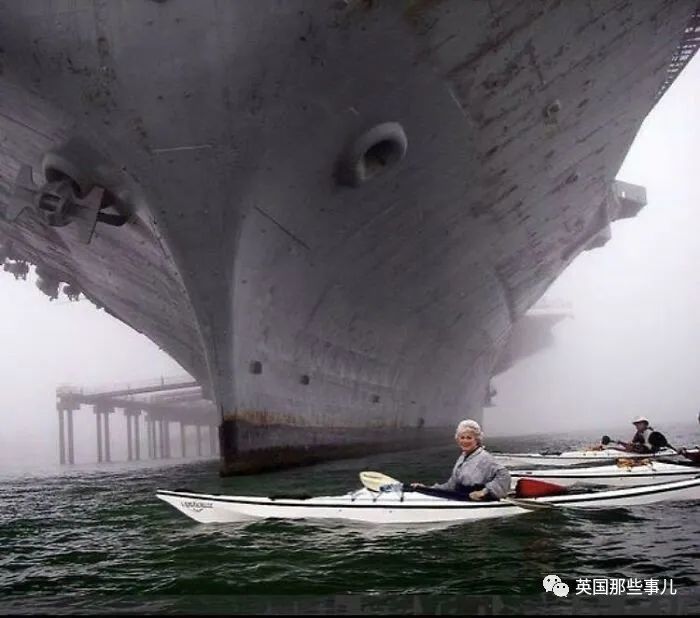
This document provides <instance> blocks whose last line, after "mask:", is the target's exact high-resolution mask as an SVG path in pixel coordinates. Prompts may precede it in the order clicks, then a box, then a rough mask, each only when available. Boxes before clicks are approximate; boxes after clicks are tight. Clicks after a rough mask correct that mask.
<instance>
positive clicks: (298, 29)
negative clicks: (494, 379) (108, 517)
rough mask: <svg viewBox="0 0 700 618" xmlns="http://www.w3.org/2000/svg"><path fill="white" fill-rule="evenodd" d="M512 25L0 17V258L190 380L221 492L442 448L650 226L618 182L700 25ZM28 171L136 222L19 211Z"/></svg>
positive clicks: (25, 12)
mask: <svg viewBox="0 0 700 618" xmlns="http://www.w3.org/2000/svg"><path fill="white" fill-rule="evenodd" d="M522 4H523V5H520V4H518V5H516V4H515V3H509V2H502V3H499V2H486V1H484V2H475V3H463V2H460V1H445V2H438V3H432V2H426V3H422V2H417V3H409V4H407V5H403V4H398V3H397V4H389V3H372V2H347V3H329V2H314V3H311V4H309V5H308V6H306V5H305V6H304V7H303V8H300V7H298V6H296V5H294V4H293V3H289V4H281V5H280V4H276V3H265V4H260V3H252V4H251V3H223V4H219V3H210V4H207V5H202V4H200V3H197V5H196V6H195V5H192V4H191V3H186V2H177V1H172V2H165V3H159V2H152V3H143V4H141V5H139V6H138V8H136V6H135V5H131V4H128V3H108V4H104V3H92V2H87V1H84V2H70V3H69V2H66V3H60V2H59V3H52V4H51V5H46V4H45V3H42V2H23V3H14V2H5V3H2V4H0V28H1V31H0V38H2V40H3V51H2V67H3V72H2V74H1V75H0V84H1V85H2V87H3V98H2V100H0V106H1V107H2V108H1V109H0V130H2V132H3V134H4V135H6V136H7V138H6V145H5V147H4V149H3V151H2V153H0V173H2V183H3V187H4V192H3V195H0V198H2V199H0V203H3V202H4V204H5V208H4V213H3V219H2V221H0V234H2V235H3V236H2V238H3V239H4V240H3V242H4V243H5V246H6V247H7V246H9V247H10V249H8V250H6V251H5V253H6V254H7V255H6V256H5V258H6V261H9V263H18V262H22V261H26V262H30V263H33V264H37V265H38V266H39V267H40V269H41V272H42V277H43V278H44V280H45V281H49V282H51V281H54V282H55V281H58V282H68V283H71V285H73V286H74V287H76V288H79V289H80V290H81V291H82V292H83V293H84V294H85V295H86V296H87V297H88V298H90V299H92V300H93V301H94V302H96V303H98V304H100V305H102V306H104V307H105V308H106V309H107V310H109V311H110V312H111V313H112V314H113V315H115V316H116V317H117V318H119V319H121V320H123V321H124V322H126V323H128V324H130V325H132V326H133V327H134V328H136V329H137V330H139V331H141V332H143V333H144V334H146V335H147V336H149V337H150V338H151V339H152V340H153V341H154V342H156V343H157V344H158V345H160V346H161V347H162V348H163V349H164V350H166V351H167V352H169V353H170V354H171V355H172V356H173V357H174V358H175V359H176V360H178V361H179V362H180V363H181V364H182V365H183V367H184V368H185V369H187V370H188V371H190V372H191V373H192V375H193V376H194V377H195V378H196V379H197V380H198V381H199V382H200V383H201V384H202V385H203V386H205V390H206V392H207V393H208V396H209V397H210V398H211V399H212V401H213V402H214V403H215V405H216V406H217V409H218V410H219V413H220V415H221V418H222V425H221V430H220V440H221V446H222V448H221V452H222V472H223V473H229V472H238V471H252V470H255V469H260V468H264V467H269V462H271V461H273V462H275V465H286V464H290V463H299V462H301V461H311V460H315V459H319V458H325V457H328V456H334V455H339V454H340V453H347V452H354V451H356V450H358V449H360V448H362V449H375V450H377V449H382V450H384V449H391V448H396V447H397V446H399V445H414V446H415V445H417V444H419V443H421V444H422V443H425V442H429V441H432V439H433V438H434V437H435V435H439V436H444V439H449V438H450V428H451V427H452V426H454V424H455V423H456V422H457V421H459V420H460V419H461V418H465V417H471V418H475V419H477V420H480V419H481V415H482V408H483V405H484V403H485V401H486V399H487V398H488V396H489V384H488V383H489V379H490V378H491V376H492V375H493V373H494V368H495V367H496V366H497V362H498V357H499V354H500V352H501V350H502V349H503V347H504V345H505V343H506V341H507V340H508V337H509V334H510V332H511V329H512V327H513V324H514V323H515V322H516V321H517V320H518V319H519V318H520V317H521V316H522V315H523V314H524V313H525V311H526V310H527V309H528V308H529V307H530V306H531V305H532V304H533V303H534V302H535V301H536V300H537V299H538V298H539V297H540V296H541V294H542V293H543V292H544V291H545V290H546V289H547V287H548V286H549V285H550V284H551V283H552V282H553V281H554V280H555V279H556V277H557V276H558V275H559V274H560V273H561V271H562V270H563V269H564V268H565V267H566V266H567V265H568V264H569V263H570V262H571V260H573V259H574V257H575V256H576V255H578V254H579V253H580V252H581V251H583V250H585V249H588V248H593V247H596V246H599V245H601V244H603V243H604V242H605V240H606V239H607V237H608V236H609V225H610V222H611V221H613V220H615V219H617V218H619V217H623V216H630V214H633V213H634V212H635V211H636V209H638V208H639V207H641V205H643V202H644V199H643V192H642V197H639V192H638V191H637V195H636V196H634V197H630V195H629V193H630V191H627V190H621V189H620V188H619V186H616V185H614V184H613V183H614V178H615V174H616V172H617V170H618V169H619V167H620V164H621V162H622V160H623V158H624V156H625V154H626V152H627V150H628V148H629V146H630V144H631V142H632V140H633V138H634V135H635V133H636V131H637V129H638V128H639V126H640V124H641V122H642V120H643V119H644V117H645V116H646V114H647V113H648V112H649V110H650V109H651V107H652V105H653V101H654V97H655V95H656V93H657V92H658V90H659V87H660V85H661V84H662V82H663V81H664V79H665V77H666V66H667V64H668V62H669V60H670V57H671V54H672V53H673V51H674V49H675V48H676V46H677V44H678V40H679V37H680V33H681V32H682V29H683V26H684V24H685V22H686V21H687V19H688V17H689V14H690V13H691V12H692V7H693V3H692V2H664V1H662V0H659V1H658V2H645V3H636V2H627V3H620V2H612V1H611V2H601V3H599V5H597V8H596V9H595V10H594V9H593V8H591V7H590V6H588V5H587V4H585V5H584V4H583V3H579V2H549V3H522ZM23 166H29V167H31V168H32V169H33V170H34V171H33V181H34V182H35V183H36V184H37V186H38V187H41V185H42V183H43V182H44V181H48V180H51V179H56V178H59V179H65V178H69V179H72V181H73V186H76V187H79V188H80V190H79V191H77V193H79V194H80V196H81V199H82V198H85V196H86V195H87V194H88V191H89V190H90V189H91V188H93V187H98V188H102V189H104V190H105V191H106V192H107V193H108V194H109V195H111V196H113V197H114V198H115V202H114V203H115V204H116V205H115V206H114V208H116V210H117V211H118V212H119V213H121V214H122V215H124V216H125V217H128V223H126V224H125V225H122V226H120V227H116V226H111V225H110V224H109V223H108V222H109V219H104V218H103V219H101V221H103V222H102V223H99V222H98V223H97V227H96V228H95V233H94V235H93V236H92V237H91V238H90V239H89V242H88V243H87V244H86V243H85V242H84V240H85V234H86V232H85V225H84V222H83V221H82V220H78V219H79V218H76V219H75V220H71V221H68V222H67V223H68V224H66V225H63V226H61V227H59V226H56V225H55V221H54V224H51V223H48V224H47V215H46V212H43V213H42V212H39V211H38V210H37V208H36V204H34V206H31V205H29V206H28V207H27V208H26V209H25V210H24V211H23V212H21V213H20V214H19V215H17V213H16V212H15V211H16V206H17V202H18V200H19V201H21V198H22V195H24V194H23V193H22V192H21V191H20V192H19V193H18V192H17V190H16V188H17V172H18V170H21V169H22V167H23ZM37 190H38V191H39V192H41V190H42V189H40V188H39V189H37ZM25 193H26V190H25ZM631 193H632V194H635V190H634V189H633V188H632V190H631ZM81 203H82V202H81ZM114 208H113V209H114ZM13 209H14V210H13ZM80 212H82V211H80ZM64 223H66V222H64ZM88 233H89V232H88ZM46 287H47V288H50V287H51V286H50V285H48V284H47V285H46Z"/></svg>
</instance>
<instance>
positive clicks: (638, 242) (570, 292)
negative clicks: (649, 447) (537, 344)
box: [485, 55, 700, 434]
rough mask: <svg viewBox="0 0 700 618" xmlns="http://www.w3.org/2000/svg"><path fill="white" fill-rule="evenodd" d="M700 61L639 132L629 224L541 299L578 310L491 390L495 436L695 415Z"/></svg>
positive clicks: (699, 360)
mask: <svg viewBox="0 0 700 618" xmlns="http://www.w3.org/2000/svg"><path fill="white" fill-rule="evenodd" d="M699 146H700V55H696V57H695V58H694V59H693V60H692V61H691V62H690V63H689V64H688V66H687V67H686V68H685V70H684V71H683V73H681V75H680V76H679V77H678V79H677V80H676V82H675V83H674V84H673V86H672V87H671V88H670V90H669V91H668V92H667V93H666V94H665V95H664V97H663V98H662V100H661V101H660V102H659V103H658V105H657V106H656V107H655V108H654V110H653V111H652V112H651V114H650V115H649V116H648V117H647V119H646V121H645V122H644V124H643V125H642V128H641V130H640V132H639V133H638V134H637V138H636V140H635V142H634V144H633V146H632V148H631V150H630V152H629V153H628V155H627V158H626V159H625V162H624V164H623V166H622V168H621V170H620V172H619V173H618V174H617V178H618V179H620V180H624V181H626V182H631V183H634V184H639V185H642V186H644V187H646V189H647V205H646V206H645V207H644V208H643V209H642V210H641V211H640V213H639V214H638V215H637V216H636V217H635V218H633V219H626V220H621V221H618V222H616V223H613V224H612V238H611V240H610V241H609V242H608V244H607V245H605V246H604V247H603V248H600V249H595V250H593V251H587V252H584V253H582V254H581V255H579V256H578V257H577V258H576V259H575V260H574V262H573V263H572V264H571V266H570V267H569V268H568V269H567V270H566V271H565V272H564V273H563V274H562V276H561V277H560V278H559V279H558V280H557V281H556V282H555V283H554V284H553V285H552V286H551V287H550V289H549V290H548V291H547V293H546V294H545V298H551V299H552V301H568V302H570V303H571V305H572V307H571V311H572V312H573V314H574V318H573V319H564V320H562V321H561V322H559V324H557V325H556V326H555V327H554V331H553V332H554V336H555V340H556V343H555V345H554V347H552V348H550V349H547V350H545V351H543V352H540V353H539V354H537V355H536V356H533V357H531V358H529V359H527V360H526V361H524V362H523V363H521V364H519V365H517V366H516V367H514V368H513V369H512V370H510V371H508V372H506V373H505V374H503V375H502V376H499V377H498V378H496V380H495V381H494V383H495V386H496V389H497V390H498V395H497V397H496V399H495V402H496V407H494V408H491V409H487V411H486V415H485V421H486V422H485V424H486V427H487V428H488V430H489V431H490V433H492V434H494V433H499V434H500V433H506V434H509V433H516V434H517V433H520V432H528V433H532V432H546V431H549V430H554V431H558V430H567V429H573V428H580V429H585V428H596V427H601V426H605V425H607V426H610V425H615V426H619V425H625V424H627V425H628V426H629V428H630V431H632V426H631V425H629V423H630V422H631V419H632V417H633V416H636V415H638V414H644V415H646V416H648V417H649V418H650V420H652V423H653V424H655V425H656V426H657V429H661V426H663V424H664V422H671V421H686V422H695V419H696V418H697V414H698V411H699V410H700V311H699V309H700V270H699V269H698V266H700V243H698V235H699V233H700V197H699V196H700V190H699V186H698V185H699V182H700V156H698V147H699Z"/></svg>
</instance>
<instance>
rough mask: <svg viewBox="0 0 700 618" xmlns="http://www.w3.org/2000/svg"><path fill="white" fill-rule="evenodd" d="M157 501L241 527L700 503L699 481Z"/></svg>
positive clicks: (184, 494) (178, 496) (164, 494)
mask: <svg viewBox="0 0 700 618" xmlns="http://www.w3.org/2000/svg"><path fill="white" fill-rule="evenodd" d="M156 496H157V497H158V498H160V499H161V500H163V501H165V502H167V503H168V504H170V505H172V506H173V507H175V508H176V509H177V510H179V511H181V512H182V513H184V514H185V515H187V516H188V517H191V518H192V519H194V520H195V521H198V522H201V523H228V522H242V521H250V520H255V519H261V518H277V519H310V520H346V521H353V522H366V523H372V524H420V523H434V522H467V521H475V520H480V519H489V518H492V517H507V516H511V515H520V514H523V513H527V512H529V511H532V510H539V509H550V508H568V507H575V508H607V507H621V506H632V505H638V504H650V503H653V502H660V501H668V500H684V501H687V500H696V499H700V477H698V478H693V479H688V480H683V481H676V482H673V483H659V484H654V485H645V486H642V487H629V488H624V489H612V490H605V491H590V492H586V493H575V494H566V495H558V496H547V497H542V498H533V499H528V500H516V499H510V498H506V499H503V500H498V501H493V502H469V501H460V500H453V499H448V498H442V497H435V496H427V495H424V494H421V493H418V492H403V491H402V490H400V489H398V488H397V489H395V490H390V491H379V492H377V491H370V490H368V489H366V488H363V489H359V490H357V491H353V492H350V493H348V494H345V495H341V496H322V497H316V498H307V499H303V498H302V499H300V498H263V497H258V496H222V495H218V494H199V493H193V492H189V491H167V490H158V491H157V492H156Z"/></svg>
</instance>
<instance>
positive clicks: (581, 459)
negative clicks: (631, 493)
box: [492, 449, 679, 467]
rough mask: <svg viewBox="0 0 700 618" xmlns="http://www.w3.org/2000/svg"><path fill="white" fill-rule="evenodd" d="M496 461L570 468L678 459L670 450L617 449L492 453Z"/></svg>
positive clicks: (504, 463)
mask: <svg viewBox="0 0 700 618" xmlns="http://www.w3.org/2000/svg"><path fill="white" fill-rule="evenodd" d="M492 455H493V456H494V457H495V458H496V460H497V461H499V462H500V463H502V464H503V465H506V466H511V467H512V466H560V467H561V466H572V465H579V464H585V463H591V464H604V463H613V462H615V461H616V460H618V459H633V460H634V459H638V460H641V459H652V460H659V459H664V460H669V458H673V459H678V457H679V455H678V454H677V453H676V451H673V450H671V449H661V450H660V451H658V452H657V453H646V454H642V453H629V452H626V451H621V450H618V449H603V450H600V451H594V450H590V451H565V452H563V453H492Z"/></svg>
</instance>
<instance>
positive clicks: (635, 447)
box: [617, 416, 658, 453]
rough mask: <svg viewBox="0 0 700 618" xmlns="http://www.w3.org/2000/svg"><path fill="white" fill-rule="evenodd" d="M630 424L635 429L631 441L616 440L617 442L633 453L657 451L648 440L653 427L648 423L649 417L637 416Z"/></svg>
mask: <svg viewBox="0 0 700 618" xmlns="http://www.w3.org/2000/svg"><path fill="white" fill-rule="evenodd" d="M632 424H633V425H634V428H635V429H636V430H637V431H636V433H635V434H634V436H633V437H632V441H631V442H622V441H620V440H618V442H617V443H618V444H619V445H620V446H623V447H624V449H625V450H626V451H631V452H634V453H653V452H654V451H657V450H658V448H655V447H654V445H653V444H652V443H651V442H650V441H649V437H650V436H651V434H652V433H654V428H653V427H651V426H650V425H649V419H648V418H647V417H646V416H637V417H636V418H635V419H634V420H633V421H632Z"/></svg>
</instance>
